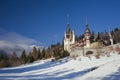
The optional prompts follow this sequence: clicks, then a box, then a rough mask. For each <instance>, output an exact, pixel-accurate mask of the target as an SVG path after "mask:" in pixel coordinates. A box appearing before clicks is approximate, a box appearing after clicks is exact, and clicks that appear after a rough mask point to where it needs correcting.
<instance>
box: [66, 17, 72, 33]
mask: <svg viewBox="0 0 120 80" xmlns="http://www.w3.org/2000/svg"><path fill="white" fill-rule="evenodd" d="M70 31H71V30H70V18H69V15H67V31H66V32H67V33H69V32H70Z"/></svg>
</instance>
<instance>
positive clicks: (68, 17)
mask: <svg viewBox="0 0 120 80" xmlns="http://www.w3.org/2000/svg"><path fill="white" fill-rule="evenodd" d="M69 23H70V16H69V14H67V24H69Z"/></svg>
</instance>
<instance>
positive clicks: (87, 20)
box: [85, 16, 88, 27]
mask: <svg viewBox="0 0 120 80" xmlns="http://www.w3.org/2000/svg"><path fill="white" fill-rule="evenodd" d="M85 25H86V27H88V20H87V16H86V24H85Z"/></svg>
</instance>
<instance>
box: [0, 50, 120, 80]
mask: <svg viewBox="0 0 120 80" xmlns="http://www.w3.org/2000/svg"><path fill="white" fill-rule="evenodd" d="M36 79H37V80H120V55H118V54H117V52H115V53H113V52H111V53H110V57H107V56H104V57H100V59H96V58H95V57H94V56H91V59H89V58H88V57H83V56H80V57H78V58H77V59H76V60H74V59H72V58H70V57H67V58H64V59H61V60H59V61H54V62H52V61H50V59H49V60H40V61H36V62H34V63H31V64H25V65H21V66H18V67H10V68H0V80H36Z"/></svg>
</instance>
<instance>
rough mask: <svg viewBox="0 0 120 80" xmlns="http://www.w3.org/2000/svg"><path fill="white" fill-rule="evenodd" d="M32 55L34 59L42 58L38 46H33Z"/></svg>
mask: <svg viewBox="0 0 120 80" xmlns="http://www.w3.org/2000/svg"><path fill="white" fill-rule="evenodd" d="M32 56H33V58H34V60H38V59H40V54H39V53H38V50H37V48H36V47H33V52H32Z"/></svg>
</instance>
